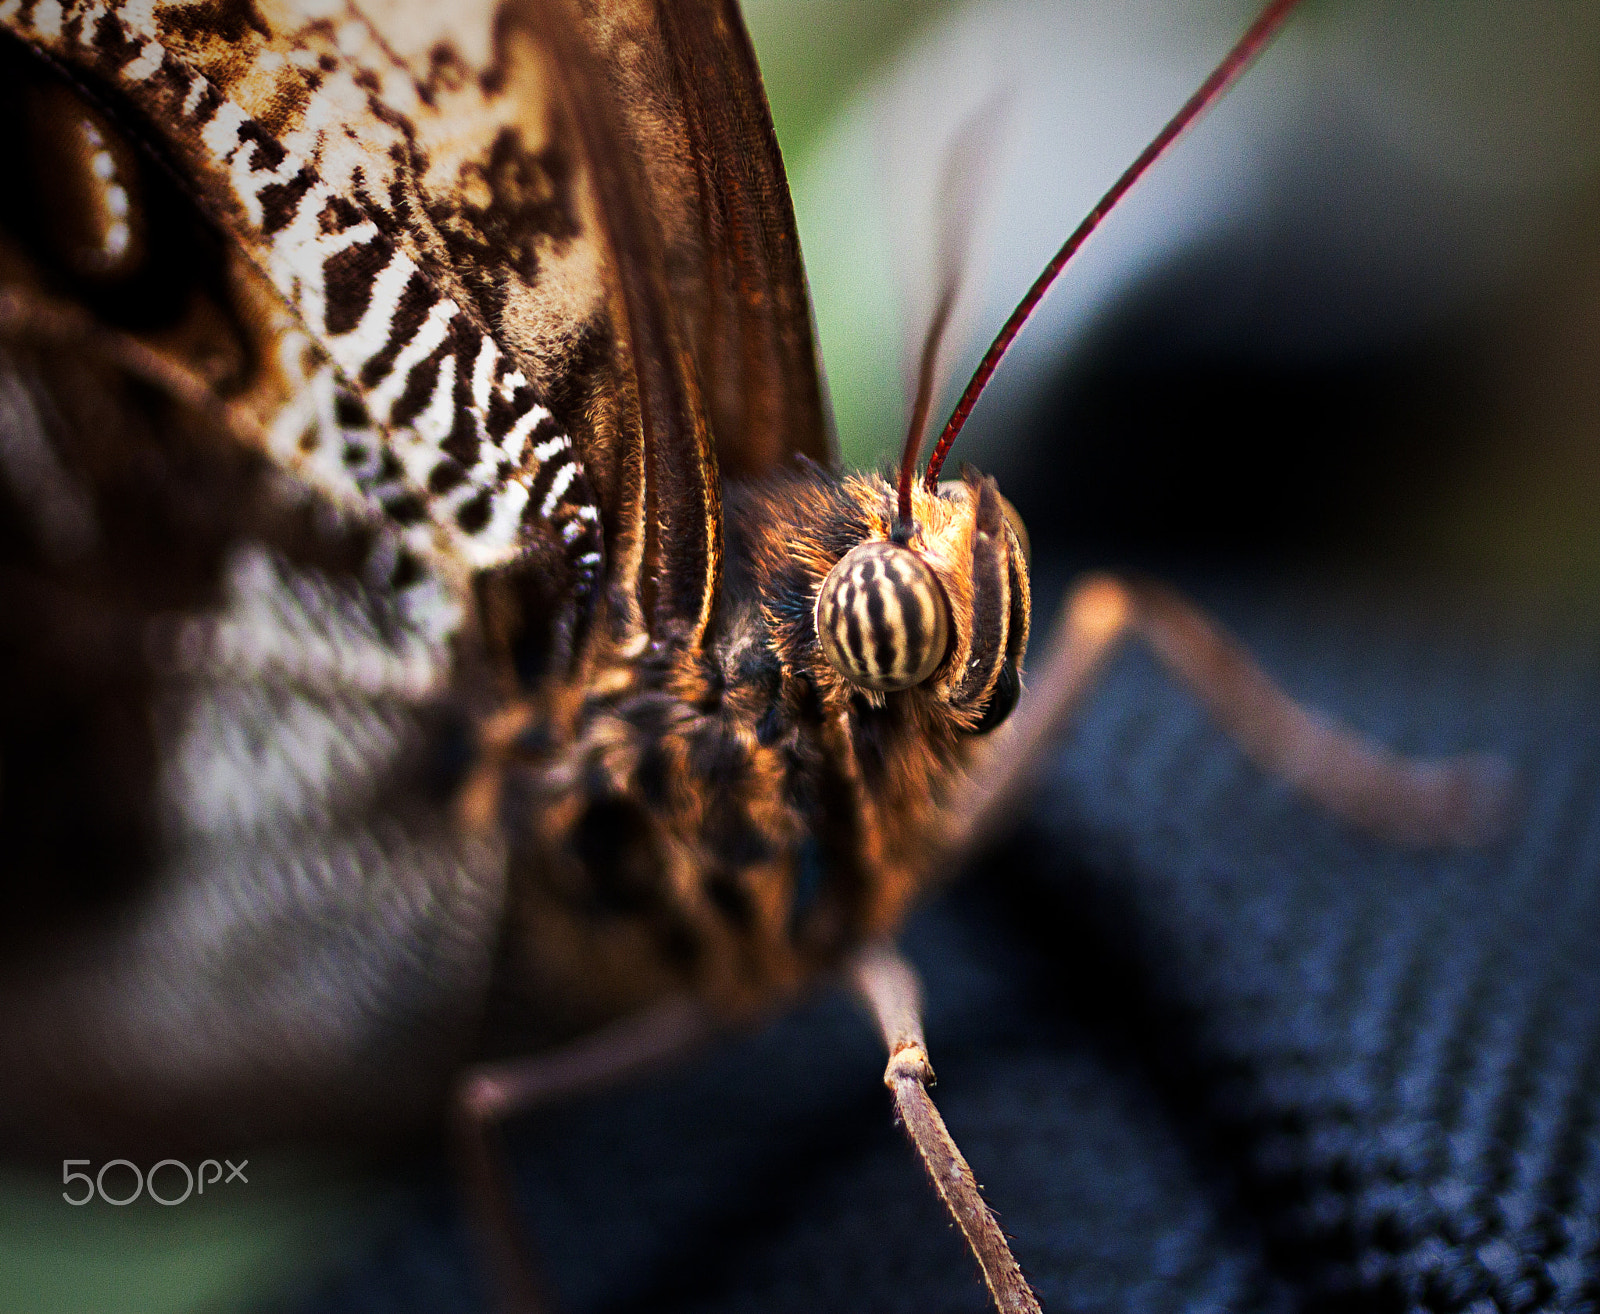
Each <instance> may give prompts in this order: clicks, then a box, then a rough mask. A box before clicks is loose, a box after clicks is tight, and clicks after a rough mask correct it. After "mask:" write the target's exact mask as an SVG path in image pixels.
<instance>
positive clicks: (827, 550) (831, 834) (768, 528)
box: [499, 464, 1028, 1031]
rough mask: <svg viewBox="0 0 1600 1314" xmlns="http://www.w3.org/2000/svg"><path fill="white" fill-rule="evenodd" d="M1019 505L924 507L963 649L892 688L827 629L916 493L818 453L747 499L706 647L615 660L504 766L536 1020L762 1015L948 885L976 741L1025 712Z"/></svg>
mask: <svg viewBox="0 0 1600 1314" xmlns="http://www.w3.org/2000/svg"><path fill="white" fill-rule="evenodd" d="M1002 508H1003V504H1002V503H1001V500H1000V498H999V497H998V495H997V493H996V492H995V490H994V485H993V482H992V481H989V480H981V481H980V480H978V479H977V478H976V477H973V478H972V480H971V482H970V483H968V484H960V485H955V486H953V487H948V488H947V489H946V490H945V491H943V492H942V493H939V494H922V493H920V492H919V494H918V499H917V515H918V521H917V526H916V529H915V531H914V533H913V534H912V535H911V536H910V538H909V542H908V543H907V544H906V545H905V546H906V549H907V550H910V551H914V552H916V554H917V555H918V557H919V558H920V559H921V560H922V561H925V562H927V563H928V564H929V566H930V568H931V570H932V574H933V577H934V578H935V580H936V581H937V587H938V588H939V590H940V592H941V594H942V595H943V598H944V599H945V600H946V603H947V605H948V608H949V613H950V617H951V624H950V626H949V639H948V646H947V649H946V651H945V652H944V654H943V655H942V658H941V660H940V662H939V663H938V665H937V667H936V669H935V670H934V672H933V674H932V675H931V676H930V677H929V678H928V679H927V680H925V681H924V682H922V683H920V684H919V685H917V686H916V687H914V688H910V689H905V690H901V691H896V692H883V691H878V690H873V689H870V688H866V687H863V686H861V685H859V684H857V683H855V682H853V681H852V680H851V679H849V678H847V677H846V676H845V675H843V674H842V673H841V672H840V671H839V670H838V669H836V667H835V666H834V665H833V664H832V663H831V662H830V661H829V659H828V656H827V655H826V653H825V651H824V646H823V644H822V642H821V640H820V639H819V636H818V633H817V629H816V621H815V617H816V602H817V597H818V593H819V590H820V589H821V588H822V587H823V584H824V581H825V580H826V579H827V578H828V577H829V574H830V572H831V571H833V570H834V568H835V567H836V566H837V565H838V563H839V562H840V560H841V559H842V558H844V557H845V556H846V555H847V554H849V553H850V552H851V551H852V550H854V549H857V548H859V547H860V546H861V545H862V544H884V545H888V544H890V543H891V538H892V535H893V533H894V528H893V490H892V488H891V487H890V486H889V485H888V484H887V483H885V482H884V481H883V480H881V479H877V478H869V477H856V476H851V477H839V476H836V475H833V474H831V473H829V472H827V471H825V470H823V469H821V468H819V467H815V466H811V465H809V464H802V465H798V466H796V467H794V468H793V469H791V470H789V471H787V472H785V473H783V474H780V475H778V476H775V477H771V478H769V479H766V480H763V481H761V482H758V483H753V484H743V483H730V484H728V485H726V486H725V488H724V512H725V535H726V551H725V554H724V560H725V562H726V563H727V565H726V567H725V572H724V575H723V579H722V590H721V595H720V600H719V603H718V611H717V614H716V616H715V618H714V621H713V624H712V627H711V630H710V632H709V633H708V635H707V637H706V639H705V641H704V643H703V644H702V645H701V646H700V647H698V648H694V647H691V646H688V645H680V644H667V643H656V644H651V643H649V642H647V641H636V642H635V643H634V644H633V645H632V647H631V648H629V647H623V646H610V647H607V650H606V651H605V653H604V655H603V656H602V657H601V658H600V659H599V660H598V661H597V663H596V668H593V669H588V670H586V671H585V672H584V674H583V677H582V692H581V694H579V695H578V696H576V697H568V698H565V699H563V698H560V697H557V698H556V699H554V700H553V701H552V702H551V703H550V704H549V708H548V711H547V712H546V716H545V719H544V720H543V721H542V723H540V724H538V725H536V727H535V728H534V729H532V730H529V731H527V732H526V733H524V734H523V736H522V737H521V739H520V740H519V741H518V748H517V751H516V754H515V756H514V761H513V762H512V764H511V765H510V766H508V768H507V770H506V774H505V777H504V781H503V788H502V791H501V793H500V799H499V814H500V815H499V824H500V825H501V826H502V827H503V829H504V831H505V833H506V834H507V835H508V836H509V838H510V850H511V893H510V902H511V906H512V910H513V911H512V916H511V918H510V920H509V930H508V936H507V942H506V943H507V962H506V982H507V988H508V990H509V991H510V992H511V993H512V994H513V995H514V996H516V997H518V998H519V999H521V1000H522V1001H523V1002H524V1003H525V1005H526V1007H524V1008H519V1009H518V1010H517V1012H518V1013H520V1014H521V1015H522V1016H523V1017H536V1018H537V1019H538V1022H539V1029H540V1030H541V1031H545V1030H547V1029H554V1030H556V1031H566V1030H569V1029H570V1030H578V1029H581V1028H583V1027H586V1026H590V1025H593V1024H594V1023H596V1022H597V1021H599V1020H601V1019H603V1018H605V1017H607V1016H611V1015H616V1014H620V1013H623V1012H625V1011H627V1010H628V1009H629V1008H632V1007H637V1006H639V1005H640V1004H642V1003H644V1002H646V1001H647V1000H649V999H651V998H653V997H657V996H660V995H663V994H666V993H670V992H681V991H684V990H689V991H692V992H696V993H699V994H702V995H704V996H705V997H707V998H708V999H709V1000H710V1001H711V1002H712V1003H713V1004H714V1006H716V1007H717V1008H718V1009H719V1010H722V1011H725V1012H727V1013H730V1014H733V1015H740V1014H745V1013H748V1012H751V1011H754V1010H759V1009H760V1008H762V1007H764V1006H770V1005H771V1004H773V1003H775V1002H777V1001H779V1000H781V999H782V998H784V997H786V996H788V995H791V994H792V993H793V992H794V991H795V990H796V989H798V988H799V987H801V986H802V985H803V984H804V983H805V982H807V981H808V980H810V979H812V978H814V977H815V976H816V975H817V974H818V973H819V972H822V971H825V970H826V969H827V968H828V967H830V966H831V965H832V964H834V963H835V962H837V960H838V959H839V957H840V956H841V954H842V953H843V952H844V950H846V949H847V948H848V947H850V946H852V945H855V944H858V943H860V942H861V941H862V940H864V939H866V938H869V937H871V936H873V935H879V934H883V933H885V932H887V931H889V930H890V929H892V928H893V927H894V926H896V925H897V924H898V923H899V922H900V920H901V919H902V918H903V916H904V914H905V911H906V909H907V907H908V905H909V904H910V903H911V902H912V901H913V900H914V899H915V897H916V896H917V895H918V893H920V892H921V891H922V890H923V888H924V887H925V886H926V885H927V884H928V882H929V881H930V880H931V879H933V878H934V877H935V876H936V875H937V871H936V869H935V862H934V859H935V857H936V854H937V849H938V845H939V842H940V837H941V817H942V815H943V813H942V809H943V807H944V806H945V805H946V804H947V802H948V800H949V797H950V794H951V792H952V791H953V790H954V789H956V788H957V787H958V786H959V783H960V781H961V779H962V777H963V771H964V768H965V766H966V764H967V763H968V761H969V760H970V758H971V755H972V752H973V750H974V747H975V745H976V744H977V743H979V742H981V741H980V740H979V738H978V736H977V734H976V733H975V732H977V731H980V730H982V729H986V728H987V725H988V723H990V722H993V721H997V720H998V719H1003V716H1004V712H1005V711H1006V710H1008V708H1009V700H1011V699H1014V682H1015V677H1016V667H1017V663H1018V662H1019V660H1020V657H1021V654H1022V650H1023V647H1024V646H1025V644H1026V637H1027V625H1028V593H1027V577H1026V570H1025V567H1024V564H1023V559H1022V552H1021V548H1020V545H1019V543H1018V540H1017V538H1016V536H1015V534H1014V532H1013V531H1012V529H1011V527H1010V525H1009V523H1008V522H1007V520H1006V517H1005V515H1004V513H1003V509H1002ZM600 646H603V647H604V646H605V645H600ZM997 703H1001V704H1005V705H1004V706H1001V707H999V708H998V716H997V715H996V710H997V709H996V704H997Z"/></svg>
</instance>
